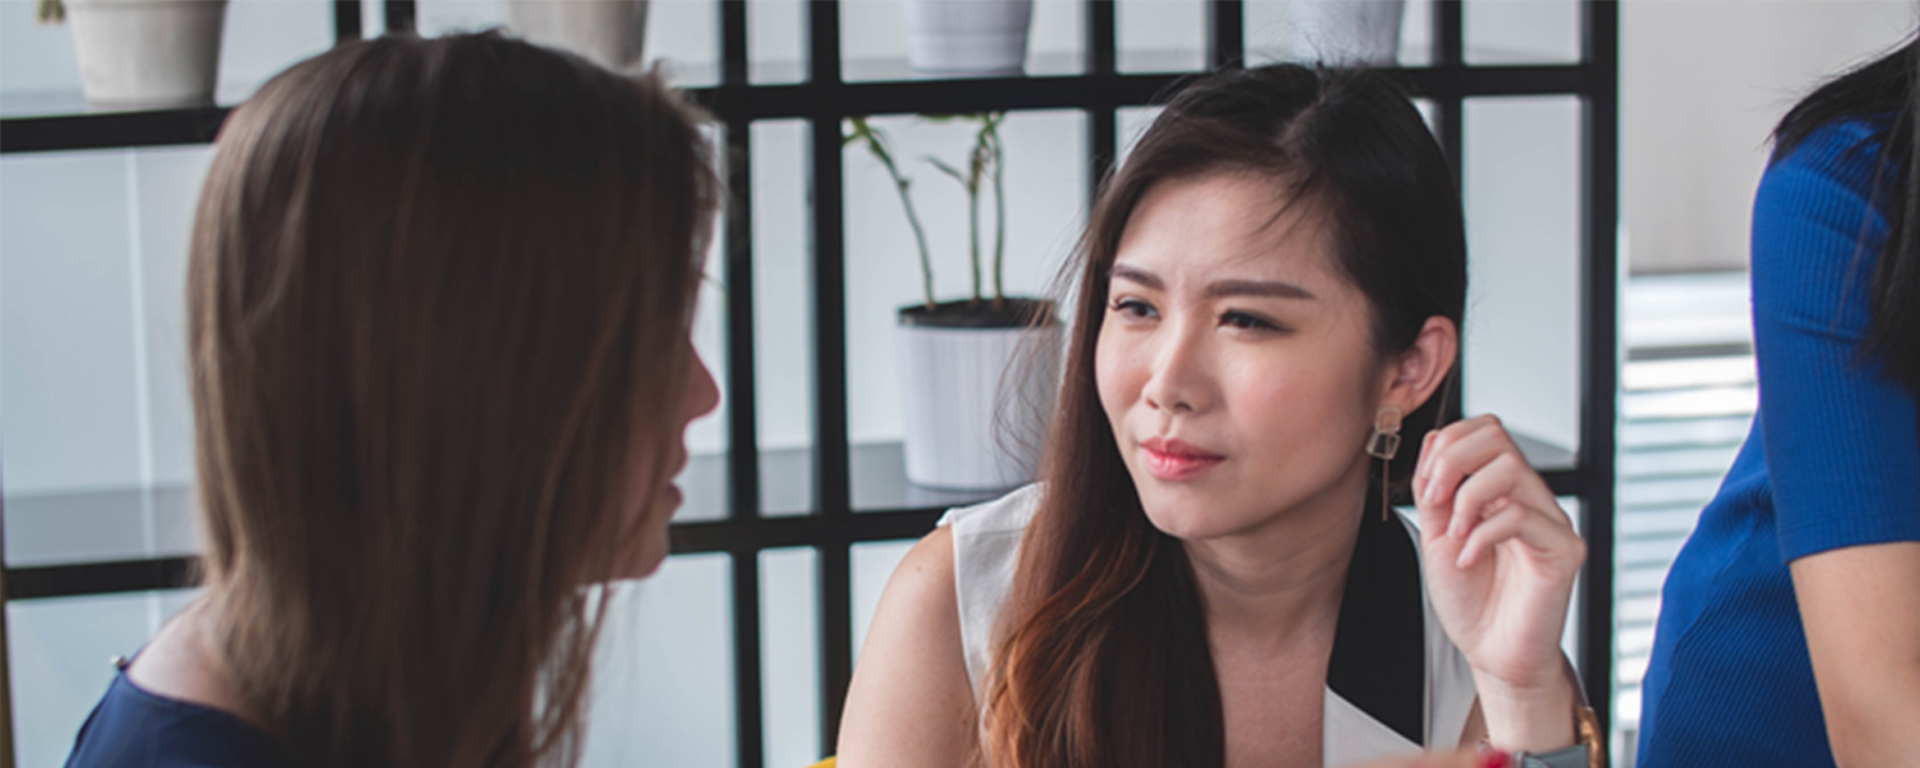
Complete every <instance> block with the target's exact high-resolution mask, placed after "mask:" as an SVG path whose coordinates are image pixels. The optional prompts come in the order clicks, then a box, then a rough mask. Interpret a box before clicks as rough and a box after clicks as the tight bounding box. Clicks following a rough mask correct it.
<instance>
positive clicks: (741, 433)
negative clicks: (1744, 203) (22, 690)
mask: <svg viewBox="0 0 1920 768" xmlns="http://www.w3.org/2000/svg"><path fill="white" fill-rule="evenodd" d="M361 1H362V0H335V2H334V31H335V35H336V38H337V40H339V41H345V40H350V39H354V38H357V37H359V36H360V34H361V32H362V30H361V23H360V20H361V15H360V14H361V11H362V7H361ZM1115 10H1116V9H1115V7H1114V5H1113V3H1111V2H1108V1H1107V0H1086V4H1085V43H1086V71H1085V73H1084V74H1083V75H1080V76H1077V77H1040V78H1020V77H1015V78H995V79H985V80H943V81H925V82H875V83H853V84H849V83H845V82H843V81H842V79H841V61H840V59H841V57H840V24H839V7H838V5H837V4H836V3H834V2H813V3H810V4H809V6H808V12H807V14H806V24H807V30H806V39H807V42H808V51H809V54H808V64H807V71H808V73H809V78H808V81H807V82H805V83H800V84H782V85H765V86H756V85H753V84H752V83H751V82H749V73H748V69H749V67H748V63H749V62H748V55H747V47H748V39H747V37H748V32H747V28H748V24H747V7H746V5H745V2H744V0H721V1H720V3H719V10H718V12H719V14H720V22H721V23H720V37H721V39H720V50H721V80H720V83H719V84H718V85H717V86H715V87H713V88H702V89H691V91H690V93H691V95H692V97H693V98H694V99H695V100H697V101H698V102H700V103H701V104H703V105H704V106H705V107H706V108H707V109H709V110H710V111H712V112H713V113H714V114H715V115H716V116H717V117H718V118H719V121H720V123H721V124H722V125H723V126H724V134H723V136H722V139H721V140H722V146H723V147H724V150H723V152H722V157H723V159H724V162H725V173H726V179H727V186H728V189H727V197H728V209H727V211H726V212H725V214H724V217H725V218H724V223H723V226H724V228H725V233H726V249H725V264H724V271H725V283H726V286H727V290H726V295H727V304H726V338H727V343H728V349H727V352H726V359H727V363H728V365H727V383H728V391H729V393H730V397H729V402H728V405H727V408H728V417H729V427H728V430H729V431H728V434H729V439H730V447H729V455H728V459H727V475H728V482H729V495H728V499H729V501H728V509H727V514H726V516H725V518H724V519H722V520H716V521H711V522H699V523H682V524H677V525H675V526H674V527H673V530H674V534H673V536H674V541H673V551H674V552H675V553H681V554H685V553H694V552H723V553H726V554H727V555H728V556H729V558H730V566H731V568H730V578H731V582H732V584H731V588H732V599H733V603H734V604H733V606H732V613H731V615H732V618H733V628H734V638H733V648H732V661H733V665H734V669H735V674H734V692H735V706H734V717H735V726H736V727H735V731H736V740H737V744H736V753H737V759H738V761H739V764H740V765H742V766H746V767H747V768H761V767H762V763H763V762H764V758H763V754H762V748H763V736H762V726H763V722H764V717H763V710H762V707H763V703H764V698H763V696H762V691H761V682H762V670H761V669H760V658H761V657H760V646H761V642H762V639H763V633H762V628H761V626H760V615H759V605H760V599H761V598H760V594H759V561H758V557H759V554H760V553H761V552H762V551H764V550H767V549H773V548H780V547H813V548H815V550H816V551H817V553H818V555H819V558H818V563H819V574H818V575H819V627H818V631H819V633H820V640H821V642H820V670H821V680H820V682H821V702H820V705H821V707H822V710H821V715H822V716H821V723H820V725H821V733H820V736H821V741H822V745H823V746H824V747H825V748H826V749H827V750H828V751H832V745H833V743H834V741H835V739H836V737H837V735H838V729H839V719H840V718H839V716H840V709H841V705H842V704H843V703H844V701H845V693H846V686H847V683H848V681H849V680H850V678H851V674H852V661H853V660H852V613H851V605H850V602H851V573H850V565H851V564H850V561H849V550H850V547H851V545H852V544H853V543H855V542H862V541H883V540H891V539H905V538H913V537H917V536H919V535H922V534H924V533H925V532H926V531H928V530H929V529H931V527H932V525H933V523H934V521H935V520H936V519H937V518H938V516H939V514H940V510H938V509H899V510H872V511H868V512H863V513H861V514H854V513H853V510H852V503H851V477H850V466H849V459H850V453H849V447H850V446H849V439H848V431H847V427H848V423H847V416H848V410H847V406H848V404H847V379H846V376H847V370H846V364H847V356H846V335H845V334H846V317H845V295H844V293H845V261H844V258H845V253H844V237H843V236H844V226H845V219H844V216H845V210H844V200H843V197H842V193H843V186H844V185H843V175H842V174H843V170H844V169H843V166H842V158H843V155H842V145H841V127H840V125H841V121H842V120H843V119H844V118H845V117H847V116H851V115H861V114H876V113H915V112H941V113H953V112H966V111H990V110H1019V109H1037V108H1077V109H1081V110H1085V111H1086V113H1087V115H1088V128H1087V130H1088V139H1089V141H1088V155H1089V162H1088V167H1087V181H1088V183H1089V185H1090V194H1089V200H1090V201H1091V200H1092V199H1093V194H1095V193H1097V191H1098V188H1099V184H1100V182H1101V181H1102V180H1103V179H1104V178H1105V177H1106V175H1108V174H1109V173H1111V170H1112V164H1113V162H1114V160H1115V159H1116V157H1117V153H1118V143H1117V135H1116V134H1117V126H1116V117H1115V110H1116V109H1117V108H1120V107H1123V106H1132V105H1145V104H1149V103H1152V102H1153V101H1154V98H1155V96H1156V95H1158V94H1160V93H1162V92H1164V91H1166V90H1167V89H1168V88H1170V87H1172V86H1174V85H1176V84H1177V83H1179V82H1180V81H1181V80H1183V79H1186V78H1188V77H1190V76H1191V75H1190V74H1120V73H1119V72H1117V68H1116V45H1117V42H1116V41H1117V37H1116V19H1115ZM383 12H384V17H385V22H386V25H387V28H388V30H390V31H393V32H401V31H411V30H412V29H413V28H414V26H415V20H416V18H417V9H416V6H415V3H414V2H413V0H387V1H386V2H385V3H384V7H383ZM1206 12H1207V19H1208V24H1207V28H1208V30H1207V40H1206V46H1207V56H1206V60H1207V62H1208V63H1209V67H1211V68H1218V67H1220V66H1224V65H1231V64H1236V63H1238V62H1239V61H1240V60H1241V58H1242V56H1243V55H1244V51H1245V41H1244V36H1245V28H1244V4H1243V3H1242V2H1238V1H1237V0H1209V1H1208V3H1207V7H1206ZM1618 15H1619V8H1618V4H1617V2H1613V1H1611V0H1601V1H1590V2H1586V3H1584V4H1583V9H1582V21H1583V29H1582V34H1583V40H1584V44H1583V53H1582V59H1581V62H1580V63H1579V64H1578V65H1573V66H1560V65H1541V66H1501V67H1467V66H1465V64H1464V59H1463V56H1462V51H1463V47H1464V46H1463V10H1462V3H1461V2H1460V0H1436V5H1435V13H1434V19H1433V23H1434V33H1435V35H1434V37H1435V49H1434V60H1433V62H1432V65H1431V66H1429V67H1421V68H1409V69H1396V70H1391V72H1392V74H1393V75H1394V76H1395V77H1396V78H1398V79H1399V80H1401V81H1402V82H1403V83H1404V84H1405V85H1406V86H1407V87H1408V88H1409V89H1410V90H1412V91H1413V92H1414V93H1416V94H1418V95H1420V96H1422V97H1423V98H1427V99H1429V100H1431V102H1432V104H1433V109H1434V112H1435V114H1434V118H1435V119H1434V122H1435V131H1436V133H1437V134H1438V136H1439V139H1440V143H1441V146H1442V147H1443V149H1445V150H1446V152H1447V154H1448V156H1449V158H1450V160H1451V161H1452V162H1453V163H1454V167H1455V171H1456V174H1457V173H1458V171H1459V169H1460V155H1461V147H1462V140H1461V139H1462V135H1461V130H1462V121H1461V107H1462V103H1463V101H1464V100H1465V99H1466V98H1467V97H1470V96H1472V97H1480V96H1509V95H1547V94H1572V95H1577V96H1580V97H1581V98H1582V99H1583V103H1584V105H1585V112H1584V120H1585V125H1584V136H1583V157H1582V170H1583V176H1584V179H1583V184H1584V186H1583V189H1584V193H1585V206H1584V211H1583V212H1584V214H1585V218H1584V231H1583V233H1582V234H1583V236H1584V239H1583V241H1582V242H1583V249H1582V253H1581V259H1582V262H1581V263H1582V269H1583V278H1584V280H1583V285H1582V288H1581V291H1582V301H1583V303H1584V308H1585V311H1584V313H1583V316H1582V324H1581V341H1582V344H1583V347H1584V349H1585V351H1586V354H1585V356H1584V362H1585V366H1586V367H1585V370H1584V371H1583V373H1582V377H1581V381H1582V391H1581V396H1582V404H1581V413H1580V419H1581V432H1582V437H1581V449H1580V451H1579V455H1578V458H1577V461H1576V466H1575V467H1574V468H1572V469H1565V470H1552V471H1546V472H1543V473H1542V474H1543V475H1544V476H1545V478H1546V480H1547V483H1548V485H1549V486H1550V487H1551V488H1552V489H1553V491H1554V492H1555V493H1556V494H1560V495H1567V496H1576V497H1579V498H1580V499H1581V500H1582V504H1583V508H1584V510H1585V513H1586V525H1587V528H1586V534H1587V537H1588V541H1589V552H1590V561H1589V566H1588V568H1587V570H1586V572H1585V574H1584V576H1583V587H1582V595H1583V614H1582V619H1583V629H1582V635H1583V641H1584V643H1583V648H1582V662H1583V663H1582V669H1583V670H1584V675H1585V678H1586V682H1587V685H1588V689H1589V690H1590V691H1592V692H1594V694H1595V696H1596V698H1595V699H1594V705H1595V708H1596V710H1598V711H1599V713H1600V715H1601V719H1602V722H1603V724H1604V723H1607V722H1609V721H1610V715H1611V712H1610V709H1611V707H1610V704H1611V701H1610V693H1611V668H1612V582H1613V578H1612V573H1611V564H1612V550H1613V542H1612V530H1613V521H1612V514H1613V473H1614V456H1613V451H1614V442H1615V441H1614V434H1613V430H1614V427H1613V420H1614V417H1615V414H1616V402H1615V399H1614V395H1613V392H1614V389H1615V384H1616V379H1617V361H1616V359H1615V358H1616V356H1617V353H1616V350H1615V344H1616V337H1617V332H1616V329H1615V320H1616V317H1615V316H1616V309H1615V300H1616V297H1617V290H1618V275H1617V257H1616V256H1615V245H1616V243H1615V229H1614V226H1613V222H1615V221H1616V220H1617V216H1618V200H1617V195H1618V179H1617V172H1618V159H1619V158H1618V154H1619V150H1618V126H1617V124H1616V122H1617V119H1618V34H1619V24H1618ZM228 112H229V109H228V108H219V107H207V108H195V109H180V110H166V111H158V112H134V113H117V114H100V115H84V116H49V117H32V118H12V119H6V120H4V121H0V123H3V124H4V131H3V132H0V152H4V153H15V152H34V151H54V150H72V149H88V148H99V147H116V146H158V145H169V144H193V143H206V142H209V141H211V140H212V138H213V137H214V135H215V132H216V131H217V130H218V127H219V125H220V123H221V122H222V121H223V120H224V119H225V117H226V115H227V114H228ZM774 118H800V119H804V120H807V121H808V123H809V127H810V129H811V133H812V136H811V146H810V151H809V153H808V154H809V160H810V163H809V175H810V185H811V186H810V198H811V201H812V220H811V233H810V234H811V238H812V248H811V253H810V259H811V261H810V264H809V266H810V270H811V273H812V279H813V286H812V292H811V294H810V295H809V297H808V299H809V304H810V306H809V310H810V313H811V318H812V326H813V344H814V349H813V354H814V366H815V370H814V377H815V378H814V390H815V391H814V397H815V400H814V405H813V407H814V446H813V467H812V474H813V483H814V485H813V487H814V490H815V499H814V507H813V510H812V514H810V515H807V516H802V517H779V518H765V517H762V516H761V510H760V500H761V499H760V497H761V493H760V490H761V489H760V485H759V484H760V475H759V451H758V435H757V421H756V415H757V414H756V410H755V395H756V390H755V373H756V372H755V356H754V348H755V342H754V324H753V318H754V306H753V237H752V235H753V229H752V209H751V204H752V194H751V185H752V173H751V169H752V165H751V163H752V152H751V126H752V123H753V122H755V121H757V120H765V119H774ZM1452 396H1453V397H1454V398H1455V403H1454V405H1455V406H1456V408H1457V406H1458V398H1459V393H1458V392H1457V391H1456V392H1454V393H1453V395H1452ZM1456 412H1457V411H1456ZM192 568H193V558H187V557H164V558H150V559H142V560H131V561H123V562H109V563H86V564H75V565H58V566H41V567H27V568H8V569H6V570H5V571H4V573H0V584H4V590H5V593H6V598H7V599H8V600H18V599H31V598H43V597H61V596H73V595H85V594H101V593H111V592H126V591H139V590H149V589H166V588H172V587H177V586H180V585H183V584H186V583H188V579H189V578H190V575H191V572H192ZM3 620H4V617H0V621H3ZM3 628H4V625H3V624H0V631H3ZM9 693H10V692H9V691H5V690H0V696H6V695H8V694H9ZM5 703H6V702H5V701H4V700H0V705H4V704H5ZM4 734H5V732H4V731H0V735H4ZM0 746H4V747H6V750H5V752H6V754H7V756H9V757H10V756H11V753H12V750H11V746H12V745H11V741H10V739H7V740H4V741H0Z"/></svg>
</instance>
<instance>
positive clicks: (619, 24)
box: [500, 0, 647, 72]
mask: <svg viewBox="0 0 1920 768" xmlns="http://www.w3.org/2000/svg"><path fill="white" fill-rule="evenodd" d="M500 4H501V6H503V8H504V9H505V10H506V16H507V28H509V29H511V30H513V32H514V33H515V34H517V35H519V36H520V37H521V38H522V39H525V40H526V41H527V42H530V43H536V44H539V45H547V46H552V47H555V48H563V49H566V50H569V51H572V52H574V53H577V54H579V55H581V56H583V57H586V58H587V59H588V60H589V61H592V62H593V63H595V64H599V65H600V66H603V67H606V68H608V69H611V70H614V71H616V72H632V71H635V70H637V69H639V67H640V54H641V51H640V47H641V45H642V44H643V43H645V42H646V39H647V0H500Z"/></svg>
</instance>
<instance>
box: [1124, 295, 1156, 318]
mask: <svg viewBox="0 0 1920 768" xmlns="http://www.w3.org/2000/svg"><path fill="white" fill-rule="evenodd" d="M1113 311H1114V312H1116V313H1119V314H1121V315H1125V316H1126V317H1128V318H1134V319H1144V318H1152V317H1159V315H1160V312H1159V310H1157V309H1154V308H1153V305H1152V304H1148V303H1146V302H1144V301H1141V300H1139V299H1130V298H1122V299H1114V300H1113Z"/></svg>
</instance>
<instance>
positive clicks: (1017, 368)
mask: <svg viewBox="0 0 1920 768" xmlns="http://www.w3.org/2000/svg"><path fill="white" fill-rule="evenodd" d="M930 119H933V120H940V121H944V120H969V121H973V122H976V123H978V124H979V129H978V130H977V131H976V132H975V134H974V142H973V146H972V147H971V148H970V149H969V151H968V153H967V160H966V162H965V163H963V164H961V165H959V166H955V165H951V164H948V163H946V162H943V161H940V160H938V159H935V158H928V162H929V163H931V164H932V165H933V166H934V167H935V168H937V169H939V171H940V172H941V173H943V174H945V175H947V176H948V177H950V178H952V179H954V180H955V181H957V182H959V184H960V185H961V187H962V188H964V189H965V190H966V192H967V206H968V210H967V221H968V224H969V228H968V231H969V238H968V255H969V265H970V267H971V269H972V277H973V280H972V287H973V290H972V294H971V295H970V296H968V297H967V298H964V299H956V300H952V301H944V302H943V301H939V300H938V299H937V298H936V297H935V295H934V291H933V260H932V255H931V252H930V250H929V248H928V246H927V236H926V231H925V230H924V229H923V228H922V227H921V225H920V217H919V214H918V213H916V212H915V210H914V207H913V198H912V196H911V195H910V194H909V189H910V187H911V182H910V181H909V180H908V179H907V177H906V176H905V175H904V174H903V173H902V172H901V170H900V166H899V164H898V163H897V162H896V161H895V159H894V152H893V149H892V146H891V142H890V141H889V140H888V139H887V137H886V135H885V134H884V133H882V132H881V131H880V130H879V129H877V128H874V127H873V126H872V125H871V124H869V123H868V122H867V121H866V120H865V119H864V118H853V119H852V120H851V121H850V123H851V126H852V127H851V130H850V131H849V133H848V134H847V136H846V142H847V143H848V144H860V145H862V146H864V147H865V148H866V149H867V151H868V152H869V153H870V154H871V155H872V156H873V157H874V159H875V160H878V161H879V163H880V165H881V166H882V167H883V168H885V169H886V171H887V174H888V175H889V176H891V177H892V179H893V185H894V190H895V191H896V192H897V193H898V194H899V197H900V205H901V208H902V209H903V210H904V211H905V213H906V216H907V223H908V224H909V225H910V226H911V227H912V229H913V236H914V241H915V244H916V245H917V246H918V247H919V256H920V277H921V291H922V295H921V301H920V302H919V303H917V304H910V305H907V306H904V307H901V308H900V309H899V311H898V312H897V313H896V316H897V318H898V323H897V325H896V326H895V329H896V330H895V333H894V339H895V349H896V351H897V354H898V365H899V374H900V386H901V407H902V410H903V411H904V414H903V415H904V416H905V424H906V445H905V449H906V471H907V479H908V481H910V482H912V483H914V484H915V485H921V486H928V487H933V488H946V489H956V490H987V489H1001V488H1011V487H1013V486H1016V485H1020V484H1022V483H1026V482H1030V481H1032V479H1033V476H1034V471H1035V469H1036V468H1037V467H1038V463H1039V448H1040V441H1041V438H1042V436H1043V435H1044V434H1045V431H1046V416H1047V414H1049V413H1051V412H1052V410H1053V409H1052V398H1053V395H1054V388H1055V385H1056V378H1057V375H1058V374H1057V371H1058V368H1059V358H1058V355H1059V349H1060V343H1061V325H1060V322H1059V320H1058V319H1057V318H1056V316H1055V314H1054V308H1053V303H1052V302H1050V301H1046V300H1044V299H1034V298H1025V297H1017V296H1007V295H1006V291H1005V285H1004V280H1003V276H1004V266H1005V258H1004V257H1005V254H1006V216H1005V212H1006V194H1005V186H1004V183H1003V176H1002V173H1001V171H1002V168H1003V160H1004V157H1005V155H1004V153H1003V152H1002V148H1001V144H1000V132H999V129H1000V125H1001V123H1002V121H1004V120H1005V119H1006V116H1005V114H1004V113H994V114H985V115H966V116H960V117H951V118H930ZM988 191H990V192H991V193H992V196H993V205H994V212H995V215H994V233H993V260H992V271H991V277H992V290H991V293H990V294H989V293H988V291H987V289H986V286H985V284H984V281H983V273H982V269H981V229H982V227H981V218H980V198H981V196H982V193H983V192H988Z"/></svg>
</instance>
